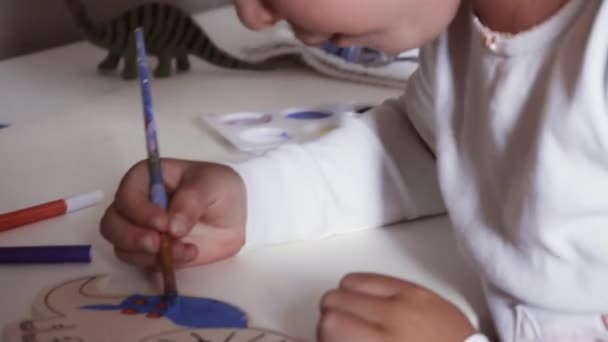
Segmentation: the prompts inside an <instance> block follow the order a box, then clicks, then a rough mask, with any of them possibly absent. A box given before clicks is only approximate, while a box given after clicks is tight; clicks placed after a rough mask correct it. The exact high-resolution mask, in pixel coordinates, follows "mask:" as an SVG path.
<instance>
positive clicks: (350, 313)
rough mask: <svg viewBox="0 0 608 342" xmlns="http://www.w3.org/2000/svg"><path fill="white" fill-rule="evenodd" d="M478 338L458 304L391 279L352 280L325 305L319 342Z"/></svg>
mask: <svg viewBox="0 0 608 342" xmlns="http://www.w3.org/2000/svg"><path fill="white" fill-rule="evenodd" d="M474 333H475V328H473V326H472V325H471V323H470V322H469V321H468V320H467V318H466V317H465V315H464V314H463V313H462V312H461V311H460V310H459V309H458V308H457V307H456V306H454V305H453V304H451V303H449V302H448V301H446V300H445V299H443V298H441V297H440V296H438V295H437V294H435V293H434V292H432V291H430V290H428V289H425V288H422V287H420V286H418V285H415V284H413V283H410V282H407V281H404V280H400V279H396V278H391V277H387V276H381V275H375V274H350V275H347V276H346V277H344V278H343V279H342V281H341V282H340V287H339V288H338V289H335V290H331V291H329V292H327V293H326V294H325V296H324V297H323V299H322V301H321V319H320V322H319V327H318V338H319V341H320V342H344V341H349V342H410V341H411V342H419V341H424V342H450V341H454V342H463V341H464V340H466V339H467V338H468V337H470V336H471V335H473V334H474Z"/></svg>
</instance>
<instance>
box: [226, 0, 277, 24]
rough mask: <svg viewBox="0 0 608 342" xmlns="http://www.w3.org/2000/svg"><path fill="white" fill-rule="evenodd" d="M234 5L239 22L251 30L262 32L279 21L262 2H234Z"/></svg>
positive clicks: (238, 0) (258, 0)
mask: <svg viewBox="0 0 608 342" xmlns="http://www.w3.org/2000/svg"><path fill="white" fill-rule="evenodd" d="M235 5H236V9H237V13H238V15H239V18H240V19H241V22H242V23H243V24H244V25H245V26H247V27H248V28H249V29H251V30H255V31H257V30H263V29H265V28H268V27H270V26H273V25H274V24H275V23H276V22H277V21H278V20H279V17H278V16H277V15H276V14H275V13H273V12H272V11H271V10H270V9H269V8H268V7H266V6H264V4H263V3H262V0H236V1H235Z"/></svg>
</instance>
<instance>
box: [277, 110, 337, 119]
mask: <svg viewBox="0 0 608 342" xmlns="http://www.w3.org/2000/svg"><path fill="white" fill-rule="evenodd" d="M331 116H332V114H331V113H326V112H318V111H302V112H293V113H289V114H287V118H288V119H295V120H319V119H326V118H329V117H331Z"/></svg>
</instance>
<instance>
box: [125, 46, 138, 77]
mask: <svg viewBox="0 0 608 342" xmlns="http://www.w3.org/2000/svg"><path fill="white" fill-rule="evenodd" d="M124 58H125V67H124V69H123V70H122V78H123V79H125V80H133V79H136V78H137V55H136V52H135V39H134V37H130V38H129V42H128V44H127V51H125V56H124Z"/></svg>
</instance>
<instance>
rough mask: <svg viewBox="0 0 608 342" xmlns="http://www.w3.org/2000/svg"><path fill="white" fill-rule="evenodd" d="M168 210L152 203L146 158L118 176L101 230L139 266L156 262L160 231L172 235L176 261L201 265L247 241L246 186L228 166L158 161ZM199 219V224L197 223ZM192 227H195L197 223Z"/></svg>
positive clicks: (122, 256)
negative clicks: (120, 177) (120, 179)
mask: <svg viewBox="0 0 608 342" xmlns="http://www.w3.org/2000/svg"><path fill="white" fill-rule="evenodd" d="M161 167H162V172H163V178H164V181H165V185H166V188H167V193H168V195H169V198H170V201H169V208H168V210H167V211H164V210H163V209H161V208H159V207H158V206H156V205H154V204H153V203H152V202H150V200H149V197H148V193H149V191H148V188H149V178H148V169H147V165H146V161H142V162H139V163H137V164H136V165H134V166H133V167H132V168H131V169H130V170H129V171H128V172H127V174H126V175H125V176H124V178H123V179H122V181H121V183H120V185H119V187H118V191H117V192H116V196H115V199H114V202H113V203H112V204H111V205H110V207H109V208H108V210H107V211H106V213H105V215H104V216H103V218H102V220H101V234H102V235H103V236H104V237H105V238H106V239H107V240H108V241H110V242H111V243H112V244H113V245H114V250H115V253H116V255H117V257H118V258H119V259H121V260H123V261H125V262H127V263H130V264H134V265H137V266H140V267H153V266H156V264H157V258H156V254H157V253H158V250H159V245H160V234H159V232H169V234H170V235H171V236H173V237H174V238H175V241H174V244H173V255H174V260H175V263H176V265H177V266H184V265H187V264H204V263H209V262H213V261H217V260H221V259H224V258H227V257H230V256H232V255H234V254H236V253H237V252H238V251H239V250H240V248H241V247H242V246H243V244H244V242H245V221H246V195H245V185H244V183H243V181H242V180H241V178H240V177H239V175H238V174H236V173H235V172H234V171H233V170H232V169H231V168H229V167H227V166H224V165H219V164H212V163H204V162H194V161H185V160H175V159H163V160H162V162H161ZM198 223H201V225H197V224H198ZM195 226H196V228H195Z"/></svg>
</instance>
